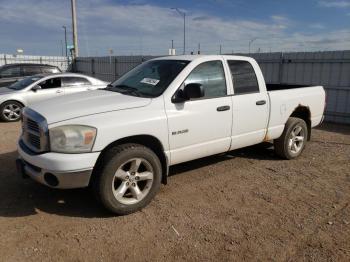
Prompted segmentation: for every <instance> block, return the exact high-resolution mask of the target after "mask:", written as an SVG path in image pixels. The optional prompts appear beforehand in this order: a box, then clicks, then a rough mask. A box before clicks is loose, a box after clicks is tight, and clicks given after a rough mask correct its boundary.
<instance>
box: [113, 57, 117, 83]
mask: <svg viewBox="0 0 350 262" xmlns="http://www.w3.org/2000/svg"><path fill="white" fill-rule="evenodd" d="M117 77H118V59H117V58H116V57H114V80H116V79H117Z"/></svg>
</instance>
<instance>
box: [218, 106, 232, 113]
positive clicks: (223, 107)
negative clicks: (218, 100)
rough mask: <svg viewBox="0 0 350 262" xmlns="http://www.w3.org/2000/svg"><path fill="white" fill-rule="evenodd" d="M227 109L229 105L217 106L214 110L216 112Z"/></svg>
mask: <svg viewBox="0 0 350 262" xmlns="http://www.w3.org/2000/svg"><path fill="white" fill-rule="evenodd" d="M227 110H230V106H219V107H218V108H216V111H218V112H222V111H227Z"/></svg>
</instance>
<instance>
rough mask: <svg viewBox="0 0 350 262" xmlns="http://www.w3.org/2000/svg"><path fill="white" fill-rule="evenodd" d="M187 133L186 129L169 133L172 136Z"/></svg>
mask: <svg viewBox="0 0 350 262" xmlns="http://www.w3.org/2000/svg"><path fill="white" fill-rule="evenodd" d="M185 133H188V129H184V130H179V131H174V132H171V134H172V135H173V136H175V135H181V134H185Z"/></svg>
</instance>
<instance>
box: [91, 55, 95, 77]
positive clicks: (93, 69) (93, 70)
mask: <svg viewBox="0 0 350 262" xmlns="http://www.w3.org/2000/svg"><path fill="white" fill-rule="evenodd" d="M91 75H92V76H95V58H92V59H91Z"/></svg>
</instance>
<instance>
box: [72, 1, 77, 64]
mask: <svg viewBox="0 0 350 262" xmlns="http://www.w3.org/2000/svg"><path fill="white" fill-rule="evenodd" d="M71 4H72V27H73V45H74V55H73V58H76V57H78V56H79V48H78V31H77V10H76V3H75V0H71Z"/></svg>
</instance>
